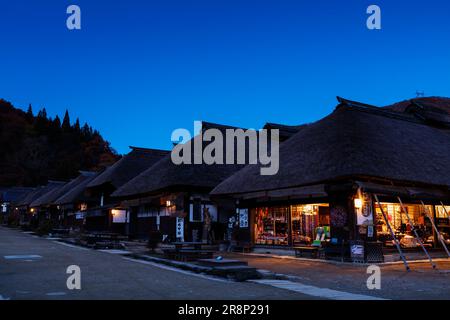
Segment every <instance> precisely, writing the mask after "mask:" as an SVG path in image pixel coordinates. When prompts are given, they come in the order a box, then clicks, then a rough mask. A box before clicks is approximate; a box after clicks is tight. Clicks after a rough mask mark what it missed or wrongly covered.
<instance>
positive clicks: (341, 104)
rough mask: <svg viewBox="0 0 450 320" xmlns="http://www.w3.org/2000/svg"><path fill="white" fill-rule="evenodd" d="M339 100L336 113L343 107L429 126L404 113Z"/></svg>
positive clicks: (342, 99)
mask: <svg viewBox="0 0 450 320" xmlns="http://www.w3.org/2000/svg"><path fill="white" fill-rule="evenodd" d="M337 100H338V101H339V104H338V105H337V106H336V108H335V111H336V110H338V109H341V108H343V107H349V109H353V110H357V111H362V112H367V113H371V114H375V115H379V116H383V117H387V118H391V119H396V120H400V121H408V122H413V123H417V124H422V125H425V126H429V125H427V124H426V123H424V122H423V121H421V120H420V119H418V118H416V117H411V116H409V115H408V114H406V113H403V112H397V111H392V110H389V109H385V108H383V107H377V106H374V105H370V104H365V103H362V102H357V101H352V100H347V99H344V98H341V97H337Z"/></svg>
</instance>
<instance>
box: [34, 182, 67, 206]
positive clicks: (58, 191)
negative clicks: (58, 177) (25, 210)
mask: <svg viewBox="0 0 450 320" xmlns="http://www.w3.org/2000/svg"><path fill="white" fill-rule="evenodd" d="M73 181H74V180H71V181H69V182H60V183H59V184H58V185H57V186H55V187H54V188H52V189H51V190H50V191H48V192H46V193H44V194H43V195H42V196H40V197H39V198H37V199H36V200H34V201H33V202H32V203H31V204H30V207H34V208H35V207H45V206H50V205H53V201H55V200H56V199H58V198H59V197H60V196H61V195H63V194H64V193H66V192H67V191H69V190H70V188H71V187H72V185H73Z"/></svg>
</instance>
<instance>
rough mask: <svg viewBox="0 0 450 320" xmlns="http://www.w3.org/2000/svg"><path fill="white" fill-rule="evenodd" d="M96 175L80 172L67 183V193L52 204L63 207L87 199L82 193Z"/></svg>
mask: <svg viewBox="0 0 450 320" xmlns="http://www.w3.org/2000/svg"><path fill="white" fill-rule="evenodd" d="M97 175H98V173H96V172H88V171H81V172H80V175H79V176H78V177H76V178H75V179H73V180H72V181H71V182H69V183H68V185H69V186H68V188H67V189H68V191H67V192H65V193H64V194H63V195H61V196H60V197H59V198H57V199H56V200H55V201H53V203H54V204H55V205H63V204H69V203H74V202H76V201H84V200H86V199H88V198H87V197H86V196H85V195H84V191H85V189H86V186H87V185H88V183H89V182H91V181H92V180H93V179H95V177H96V176H97Z"/></svg>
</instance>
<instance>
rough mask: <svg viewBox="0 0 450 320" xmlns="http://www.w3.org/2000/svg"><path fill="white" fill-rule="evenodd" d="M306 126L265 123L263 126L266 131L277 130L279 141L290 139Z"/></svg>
mask: <svg viewBox="0 0 450 320" xmlns="http://www.w3.org/2000/svg"><path fill="white" fill-rule="evenodd" d="M307 126H308V125H307V124H302V125H296V126H290V125H285V124H279V123H271V122H267V123H266V124H265V125H264V129H267V130H272V129H278V131H279V135H280V141H286V140H287V139H289V138H290V137H292V136H293V135H294V134H296V133H297V132H299V131H300V130H302V129H304V128H306V127H307Z"/></svg>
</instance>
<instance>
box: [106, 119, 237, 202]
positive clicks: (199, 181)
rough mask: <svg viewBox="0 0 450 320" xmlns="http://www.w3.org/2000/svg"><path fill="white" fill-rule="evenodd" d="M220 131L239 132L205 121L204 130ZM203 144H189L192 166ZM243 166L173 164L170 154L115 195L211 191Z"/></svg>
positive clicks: (196, 137) (126, 196)
mask: <svg viewBox="0 0 450 320" xmlns="http://www.w3.org/2000/svg"><path fill="white" fill-rule="evenodd" d="M208 129H218V130H220V131H222V132H225V130H226V129H237V128H236V127H232V126H226V125H221V124H216V123H211V122H202V130H203V131H205V130H208ZM196 143H198V144H203V145H205V142H202V141H201V137H200V136H199V135H197V136H195V137H194V138H192V139H191V140H190V141H188V142H186V144H187V148H191V150H192V152H191V155H192V163H193V157H194V144H196ZM243 167H244V165H238V164H234V165H226V164H223V165H220V164H214V165H207V164H205V163H203V164H195V165H194V164H180V165H176V164H174V163H173V162H172V159H171V155H170V154H168V155H166V156H165V157H164V158H163V159H161V160H160V161H158V162H157V163H155V164H154V165H153V166H151V167H150V168H148V169H147V170H145V171H144V172H142V173H141V174H139V175H138V176H136V177H135V178H134V179H131V180H130V181H129V182H127V183H126V184H124V185H123V186H122V187H121V188H119V189H118V190H116V191H115V192H114V193H113V194H112V196H113V197H121V198H129V197H133V198H134V197H137V196H142V195H148V194H154V193H158V192H162V191H164V190H168V189H171V190H184V191H188V190H190V189H195V188H197V189H203V190H208V191H209V190H211V189H212V188H214V187H215V186H216V185H217V184H218V183H220V182H221V181H223V180H224V179H225V178H227V177H229V176H230V175H232V174H233V173H235V172H237V171H238V170H240V169H242V168H243Z"/></svg>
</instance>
